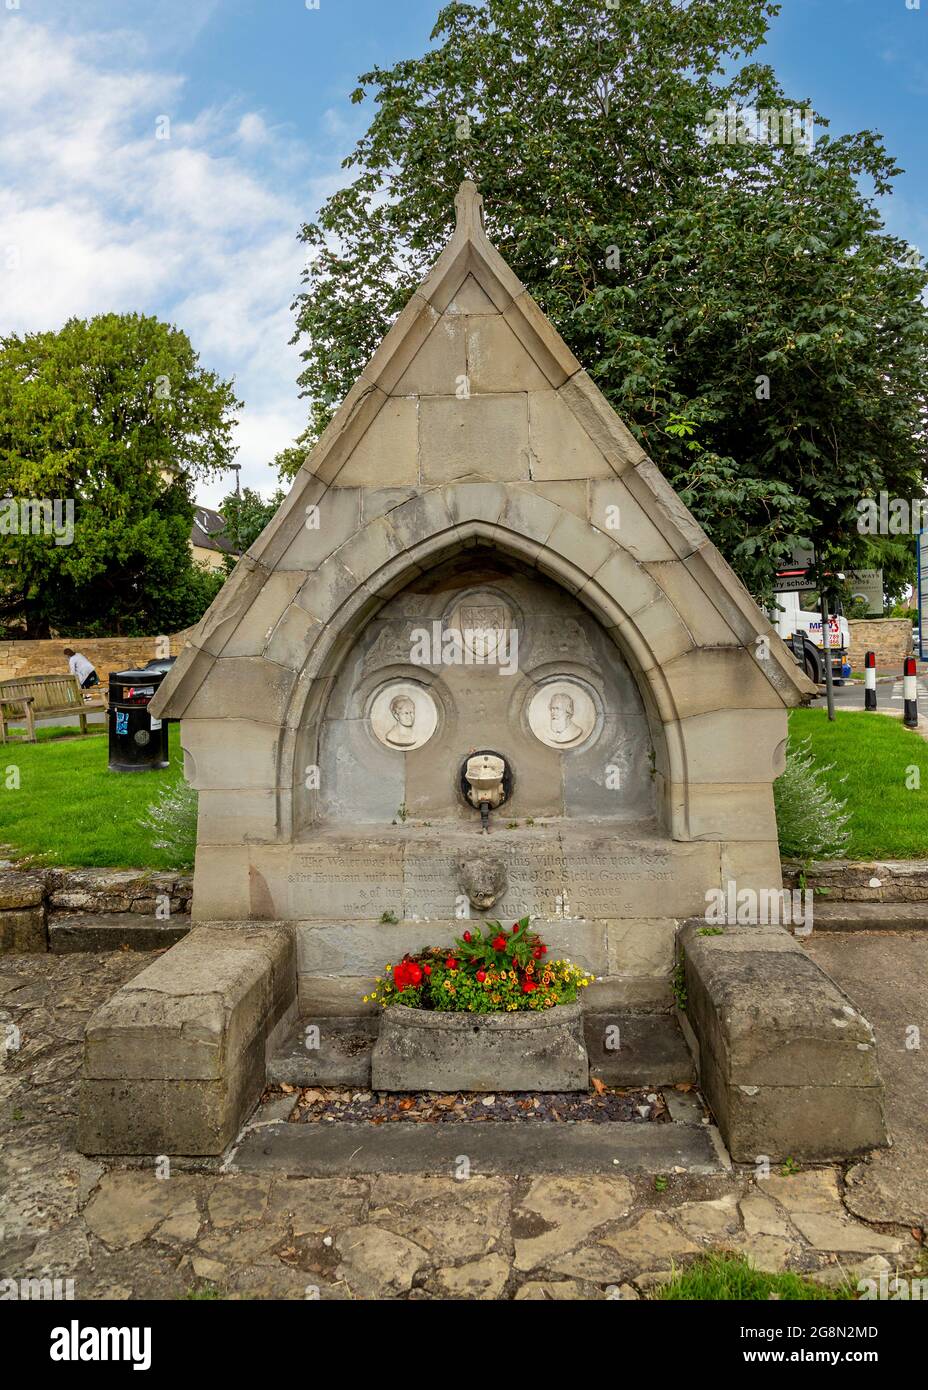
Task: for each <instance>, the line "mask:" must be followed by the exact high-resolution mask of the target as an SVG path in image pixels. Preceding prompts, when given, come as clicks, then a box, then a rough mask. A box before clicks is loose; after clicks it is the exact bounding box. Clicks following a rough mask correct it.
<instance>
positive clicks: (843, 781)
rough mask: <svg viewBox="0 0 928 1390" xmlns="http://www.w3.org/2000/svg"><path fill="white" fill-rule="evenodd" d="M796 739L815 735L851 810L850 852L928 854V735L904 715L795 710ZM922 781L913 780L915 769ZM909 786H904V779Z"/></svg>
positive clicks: (815, 746)
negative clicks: (904, 720)
mask: <svg viewBox="0 0 928 1390" xmlns="http://www.w3.org/2000/svg"><path fill="white" fill-rule="evenodd" d="M789 736H790V741H791V742H799V741H800V740H802V739H806V738H808V739H809V740H810V744H809V746H810V749H811V751H812V753H813V755H814V757H815V760H816V762H818V763H820V764H822V765H823V766H824V765H826V764H828V763H832V764H834V766H833V767H831V768H830V769H829V770H828V771H827V772H826V773H825V777H826V780H827V782H828V785H829V788H830V789H831V791H832V792H833V793H834V795H835V796H836V797H838V799H839V800H840V801H845V802H846V803H847V808H848V810H849V811H850V813H851V823H850V829H851V840H850V843H849V845H848V847H847V850H846V852H845V857H846V858H848V859H926V858H928V742H926V741H925V739H923V738H922V737H921V736H920V735H919V734H917V733H914V732H912V731H911V730H909V729H904V728H903V727H902V721H901V720H898V719H890V718H888V717H887V716H886V715H884V714H867V713H865V712H864V711H863V710H853V711H845V710H839V711H838V714H837V717H836V719H835V722H834V723H833V724H829V722H828V715H827V713H826V711H825V710H823V709H802V710H793V711H792V713H791V714H790V717H789ZM913 767H915V768H917V769H918V776H919V786H918V787H912V786H911V782H912V780H913V777H912V773H911V769H912V768H913ZM907 780H908V781H909V783H910V785H909V786H906V781H907Z"/></svg>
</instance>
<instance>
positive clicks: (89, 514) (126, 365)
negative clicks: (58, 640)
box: [0, 314, 241, 637]
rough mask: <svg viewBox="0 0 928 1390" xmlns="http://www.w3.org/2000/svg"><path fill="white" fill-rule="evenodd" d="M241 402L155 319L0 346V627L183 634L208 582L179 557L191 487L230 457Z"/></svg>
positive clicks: (79, 323) (207, 595)
mask: <svg viewBox="0 0 928 1390" xmlns="http://www.w3.org/2000/svg"><path fill="white" fill-rule="evenodd" d="M240 404H241V403H240V402H239V401H237V400H236V397H235V393H234V391H233V388H232V384H231V383H230V382H226V381H222V380H220V379H219V378H218V377H217V376H216V375H215V374H214V373H213V372H210V371H208V370H206V369H205V368H204V367H202V366H201V365H200V362H199V359H198V357H197V354H196V353H195V352H194V350H193V348H192V347H191V344H190V340H189V339H188V337H187V335H186V334H185V333H183V332H181V331H180V330H179V329H177V328H173V327H171V326H170V325H168V324H165V323H162V322H160V321H159V320H158V319H155V318H148V317H144V316H141V315H138V314H103V315H100V316H99V317H97V318H94V319H91V320H89V321H85V320H81V319H71V320H69V321H68V322H67V323H66V324H65V325H64V327H63V328H62V329H60V331H58V332H48V333H31V334H27V335H25V336H24V337H19V336H17V335H11V336H9V337H6V338H3V339H0V497H2V495H3V494H5V498H6V500H5V502H4V501H2V500H0V625H2V627H3V629H4V630H5V631H7V632H8V633H12V634H22V635H26V636H30V637H44V636H47V635H48V634H49V633H50V632H51V631H57V632H61V633H66V634H68V635H73V636H81V635H83V636H90V635H97V634H106V633H138V634H142V633H151V632H163V631H174V630H176V629H177V628H179V627H183V626H186V625H187V624H189V623H192V622H195V621H196V620H197V619H198V618H199V617H200V616H201V614H202V613H203V611H204V609H205V608H206V606H207V605H208V603H209V602H210V600H211V599H212V597H213V596H214V595H215V593H216V591H217V589H218V586H219V583H220V580H219V579H218V578H217V577H215V576H210V575H208V574H206V573H205V572H204V571H203V570H201V569H200V568H198V567H197V566H196V565H194V563H193V561H192V558H191V553H190V545H189V540H190V524H191V520H192V517H193V495H192V489H193V486H194V483H195V482H196V480H197V479H200V478H205V477H208V476H211V475H213V474H214V473H216V472H217V471H218V470H221V469H223V468H224V467H227V466H228V464H229V463H230V461H231V459H232V458H233V456H234V453H235V449H234V447H233V446H232V443H231V432H232V428H233V425H234V412H235V410H236V409H237V408H238V407H239V406H240ZM23 503H25V504H26V507H27V508H28V509H29V510H27V511H26V512H25V516H29V517H30V520H31V525H29V526H28V527H27V526H25V525H24V524H23V523H24V509H23ZM43 506H44V507H45V508H46V509H48V508H50V507H53V508H54V510H53V511H52V519H53V522H55V521H56V520H57V523H58V524H57V527H56V528H54V529H57V530H58V532H59V536H58V539H63V543H60V544H59V543H58V540H57V539H56V537H55V536H54V535H53V534H52V533H51V532H50V530H49V528H48V526H47V524H45V520H44V519H43V516H42V511H41V508H42V507H43ZM69 506H70V507H73V534H72V535H71V536H70V538H68V536H67V530H68V527H67V518H68V515H69V510H68V509H69ZM32 518H35V519H34V520H32Z"/></svg>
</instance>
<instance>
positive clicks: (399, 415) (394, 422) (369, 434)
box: [336, 397, 419, 488]
mask: <svg viewBox="0 0 928 1390" xmlns="http://www.w3.org/2000/svg"><path fill="white" fill-rule="evenodd" d="M418 480H419V406H418V402H417V401H416V400H415V399H414V398H411V397H410V398H406V397H391V398H390V399H389V400H387V401H385V402H384V405H383V407H382V409H381V411H380V413H379V415H377V417H376V419H375V420H374V421H373V422H372V423H371V425H370V426H369V428H368V429H367V430H366V431H365V433H364V435H363V436H362V437H361V439H360V441H359V442H358V444H357V445H356V446H355V448H354V449H353V450H352V452H351V453H350V454H349V456H348V458H347V459H346V461H345V462H344V463H343V464H342V466H341V468H340V469H339V471H338V474H337V478H336V481H337V482H338V485H339V487H343V488H345V487H371V486H374V487H378V488H384V487H403V486H407V485H409V486H412V485H415V484H416V483H417V482H418Z"/></svg>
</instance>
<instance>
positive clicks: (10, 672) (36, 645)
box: [0, 632, 186, 681]
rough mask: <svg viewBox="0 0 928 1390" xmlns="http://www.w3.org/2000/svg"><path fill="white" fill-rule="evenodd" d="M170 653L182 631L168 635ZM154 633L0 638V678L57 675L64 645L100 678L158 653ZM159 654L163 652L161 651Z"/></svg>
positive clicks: (63, 665) (175, 651)
mask: <svg viewBox="0 0 928 1390" xmlns="http://www.w3.org/2000/svg"><path fill="white" fill-rule="evenodd" d="M169 640H170V645H171V650H170V655H171V656H179V655H180V653H181V650H182V648H183V645H184V642H185V640H186V633H183V632H181V633H175V634H173V635H172V636H171V637H170V639H169ZM156 644H157V638H155V637H53V638H48V639H42V640H36V641H33V642H29V641H22V642H4V641H0V680H13V679H14V677H17V676H61V675H66V674H67V670H68V658H67V657H66V656H65V655H64V649H65V647H73V648H74V650H75V651H78V652H82V653H83V655H84V656H86V658H87V660H88V661H92V662H93V664H94V666H95V667H96V670H97V674H98V675H99V677H100V680H101V681H105V680H106V678H107V676H108V675H109V673H110V671H129V670H132V669H133V668H136V667H139V666H144V665H145V664H146V662H148V661H153V660H154V659H155V657H156V656H157V655H158V654H159V648H158V646H157V645H156ZM162 654H163V653H162Z"/></svg>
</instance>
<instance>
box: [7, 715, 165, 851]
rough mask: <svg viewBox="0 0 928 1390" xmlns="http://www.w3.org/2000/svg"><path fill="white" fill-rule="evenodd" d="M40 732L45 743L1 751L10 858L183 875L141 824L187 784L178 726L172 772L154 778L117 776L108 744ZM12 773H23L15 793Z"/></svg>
mask: <svg viewBox="0 0 928 1390" xmlns="http://www.w3.org/2000/svg"><path fill="white" fill-rule="evenodd" d="M37 732H38V733H39V738H40V741H39V742H38V743H7V744H4V745H3V747H2V748H0V843H2V844H3V845H4V846H7V847H8V848H6V849H4V851H3V853H4V854H5V855H7V856H8V857H15V858H19V857H20V856H28V857H30V858H35V859H36V860H38V861H41V862H42V863H45V864H62V865H66V866H71V867H80V866H83V865H88V866H99V867H106V868H145V869H149V868H150V869H175V868H178V867H180V866H179V865H178V864H177V863H175V862H172V861H173V860H174V859H176V856H175V855H172V854H170V853H169V852H168V851H166V850H162V849H155V848H154V846H153V845H152V843H151V832H150V831H148V830H145V829H143V827H142V826H141V825H139V824H138V821H139V818H140V817H141V816H143V815H144V814H145V812H146V811H147V809H148V805H149V803H150V802H151V801H152V800H153V799H154V797H155V796H156V794H157V792H158V790H159V788H161V787H162V786H164V784H165V782H176V781H177V780H179V779H180V778H181V776H182V767H183V754H182V753H181V749H180V734H179V729H178V726H177V725H176V724H172V725H171V726H170V734H169V737H170V749H171V766H170V767H169V768H165V769H164V770H155V771H151V772H110V771H109V769H108V767H107V765H106V762H107V739H106V737H105V736H102V735H100V734H88V735H87V737H86V738H79V737H78V738H67V737H63V735H66V734H67V733H68V730H66V729H64V728H61V729H58V728H55V727H52V728H48V729H40V730H37ZM72 732H73V731H72ZM43 735H45V737H43ZM11 767H16V768H18V769H19V783H20V784H19V788H18V789H15V790H14V789H11V788H10V787H9V781H10V768H11Z"/></svg>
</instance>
